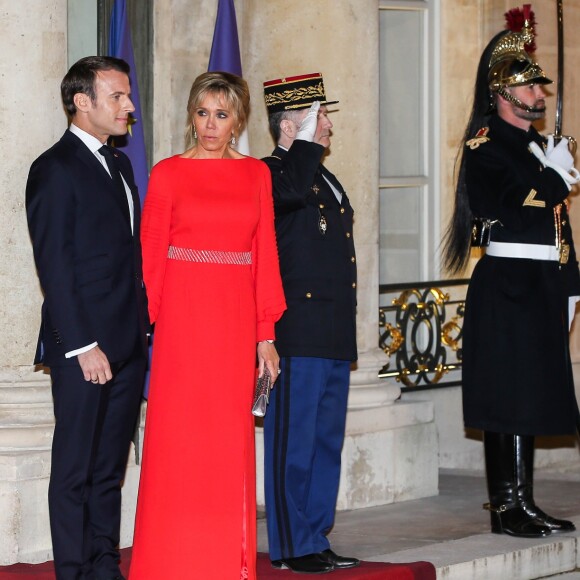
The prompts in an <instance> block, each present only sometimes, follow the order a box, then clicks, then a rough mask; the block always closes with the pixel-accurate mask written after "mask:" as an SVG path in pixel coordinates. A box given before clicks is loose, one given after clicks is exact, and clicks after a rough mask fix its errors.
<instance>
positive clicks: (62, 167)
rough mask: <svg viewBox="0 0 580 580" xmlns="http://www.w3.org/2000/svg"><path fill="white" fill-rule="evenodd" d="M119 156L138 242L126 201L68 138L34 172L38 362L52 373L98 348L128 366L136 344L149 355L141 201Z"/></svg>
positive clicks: (31, 219)
mask: <svg viewBox="0 0 580 580" xmlns="http://www.w3.org/2000/svg"><path fill="white" fill-rule="evenodd" d="M115 152H116V154H117V162H118V165H119V169H120V171H121V173H122V175H123V177H124V179H125V181H126V182H127V184H128V185H129V187H130V188H131V192H132V195H133V205H134V218H133V231H134V232H135V235H133V234H132V233H131V224H130V221H129V216H128V206H127V200H126V198H125V199H122V198H121V196H120V195H119V193H118V192H117V190H116V189H115V187H114V184H113V181H112V179H111V177H110V176H109V174H108V173H107V170H106V169H105V168H104V167H103V165H102V164H101V163H100V162H99V161H98V159H96V157H95V156H94V154H93V153H92V152H91V151H90V150H89V148H88V147H87V146H86V145H85V144H84V143H83V142H82V141H81V140H80V139H79V138H78V137H77V136H76V135H74V134H73V133H71V132H70V131H66V132H65V134H64V135H63V137H62V138H61V139H60V141H58V142H57V143H56V144H55V145H53V146H52V147H51V148H50V149H49V150H48V151H46V152H45V153H43V154H42V155H41V156H40V157H39V158H38V159H37V160H36V161H35V162H34V163H33V164H32V166H31V168H30V174H29V177H28V182H27V185H26V208H27V214H28V225H29V229H30V235H31V239H32V246H33V250H34V258H35V261H36V266H37V270H38V276H39V279H40V284H41V286H42V289H43V291H44V297H45V300H44V304H43V306H42V321H41V328H40V335H39V349H38V351H37V355H36V360H35V362H43V363H44V364H45V365H46V366H49V367H50V366H54V365H78V360H77V357H72V358H68V359H67V358H65V356H64V355H65V353H67V352H70V351H73V350H76V349H79V348H82V347H84V346H88V345H89V344H92V343H93V342H98V344H99V347H100V348H101V350H102V351H103V352H104V353H105V354H106V356H107V358H108V359H109V361H110V362H118V361H124V360H126V359H128V358H129V357H130V356H132V355H133V353H134V352H135V346H136V343H140V344H141V347H142V351H143V354H144V355H145V354H146V352H147V338H146V330H147V329H148V314H147V302H146V297H145V290H144V286H143V282H142V271H141V245H140V241H139V226H140V205H139V196H138V194H137V187H136V185H135V180H134V178H133V170H132V168H131V163H130V162H129V160H128V158H127V157H126V156H125V154H124V153H122V152H120V151H118V150H116V151H115Z"/></svg>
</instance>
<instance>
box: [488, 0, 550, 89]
mask: <svg viewBox="0 0 580 580" xmlns="http://www.w3.org/2000/svg"><path fill="white" fill-rule="evenodd" d="M517 12H518V10H511V11H510V13H509V16H510V17H512V20H510V18H508V22H509V23H510V24H511V23H512V21H513V15H514V13H517ZM522 12H523V27H522V28H521V30H520V31H517V32H516V31H513V30H510V31H509V32H507V33H506V34H505V35H504V36H502V37H501V38H500V39H499V40H498V42H497V44H496V46H495V47H494V49H493V52H492V54H491V58H490V61H489V73H488V75H487V79H488V83H489V88H490V90H492V91H495V92H497V91H500V90H501V89H503V88H505V87H517V86H521V85H528V84H530V83H538V84H544V85H545V84H549V83H551V82H552V81H551V80H550V79H549V78H548V77H546V74H545V73H544V71H543V70H542V68H541V67H540V66H539V65H538V63H537V62H535V61H534V60H533V59H532V57H531V56H530V54H529V52H528V50H526V47H527V46H533V43H534V29H533V27H532V25H531V15H532V14H533V13H532V12H531V10H530V5H529V4H524V8H523V11H522ZM506 17H508V14H506ZM516 20H517V19H516Z"/></svg>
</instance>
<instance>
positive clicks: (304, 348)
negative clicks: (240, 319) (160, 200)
mask: <svg viewBox="0 0 580 580" xmlns="http://www.w3.org/2000/svg"><path fill="white" fill-rule="evenodd" d="M264 90H265V96H266V105H267V108H268V114H269V123H270V129H271V131H272V134H273V136H274V139H275V140H276V142H277V144H278V145H277V147H276V148H275V149H274V152H273V153H272V155H271V156H270V157H267V158H265V159H264V161H265V162H266V163H267V164H268V166H269V167H270V170H271V172H272V182H273V196H274V209H275V215H276V236H277V240H278V251H279V257H280V271H281V274H282V282H283V285H284V292H285V295H286V302H287V305H288V309H287V311H286V312H285V313H284V314H283V316H282V318H281V319H280V321H279V322H278V323H277V324H276V337H277V339H276V348H277V350H278V353H279V354H280V357H281V361H280V369H281V374H280V380H279V381H278V383H277V385H276V388H275V389H274V390H273V391H272V396H271V400H270V408H269V409H268V412H267V413H266V418H265V422H264V441H265V443H264V447H265V489H266V511H267V523H268V542H269V551H270V558H271V560H272V565H273V566H274V567H276V568H287V569H290V570H292V571H294V572H298V573H304V574H321V573H325V572H330V571H332V570H334V569H340V568H350V567H353V566H356V565H357V564H358V563H359V561H358V560H357V559H356V558H346V557H343V556H338V555H337V554H335V553H334V552H333V551H332V550H331V549H330V544H329V542H328V539H327V537H326V536H327V534H328V533H329V532H330V529H331V528H332V526H333V523H334V514H335V509H336V499H337V495H338V484H339V479H340V455H341V450H342V445H343V441H344V430H345V421H346V409H347V398H348V386H349V380H350V364H351V362H352V361H354V360H356V357H357V351H356V330H355V317H356V263H355V252H354V243H353V237H352V225H353V210H352V207H351V205H350V203H349V201H348V197H347V195H346V193H345V191H344V188H343V187H342V185H341V184H340V183H339V182H338V180H337V179H336V177H335V176H334V175H332V173H330V172H329V171H328V170H327V169H325V168H324V166H323V165H322V164H321V162H322V158H323V157H324V155H325V153H326V152H327V150H328V147H329V146H330V135H331V132H330V130H331V128H332V123H331V121H330V119H329V118H328V116H327V113H328V111H327V108H326V105H328V104H332V103H329V102H327V101H326V95H325V92H324V85H323V80H322V77H321V75H319V74H311V75H303V76H299V77H291V78H285V79H280V80H276V81H269V82H267V83H264ZM334 102H336V101H334Z"/></svg>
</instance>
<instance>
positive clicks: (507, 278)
mask: <svg viewBox="0 0 580 580" xmlns="http://www.w3.org/2000/svg"><path fill="white" fill-rule="evenodd" d="M480 133H481V132H480ZM486 139H487V140H486ZM532 140H533V141H535V142H537V143H538V144H540V145H544V144H545V139H544V138H543V137H542V136H540V135H539V133H538V132H537V131H536V130H535V129H534V128H533V127H532V128H531V129H530V130H529V131H524V130H522V129H518V128H516V127H514V126H512V125H511V124H509V123H506V122H505V121H503V120H502V119H501V118H499V117H497V116H494V117H492V118H491V120H490V123H489V132H488V133H487V135H486V136H485V137H484V139H480V140H479V142H477V141H476V142H474V141H468V142H467V144H466V147H467V149H466V151H465V154H466V175H465V179H466V184H467V192H468V196H469V203H470V206H471V209H472V211H473V214H474V215H475V216H477V217H482V218H490V219H494V220H499V222H500V223H496V224H495V225H494V226H493V227H492V233H491V240H492V241H497V242H508V243H522V244H542V245H551V246H554V245H555V240H556V230H557V227H558V226H557V224H558V221H557V220H556V217H555V211H554V208H555V207H556V209H557V211H560V214H561V215H560V226H559V227H560V230H561V238H562V241H563V242H564V243H566V244H569V245H570V256H569V260H568V262H567V263H566V264H562V265H560V264H559V263H558V262H555V261H543V260H532V259H521V258H503V257H493V256H484V257H483V258H482V259H481V260H480V261H479V262H478V264H477V266H476V267H475V271H474V273H473V276H472V278H471V282H470V284H469V290H468V294H467V302H466V309H465V321H464V336H463V410H464V419H465V425H466V426H467V427H474V428H478V429H483V430H486V431H493V432H500V433H510V434H518V435H542V434H545V435H550V434H566V433H573V432H574V430H575V417H576V408H577V407H576V401H575V396H574V385H573V381H572V369H571V364H570V356H569V344H568V314H567V307H568V296H575V295H580V276H579V273H578V264H577V261H576V254H575V251H574V245H573V242H572V231H571V228H570V223H569V218H568V214H567V209H566V204H564V203H562V202H563V201H564V200H565V199H566V197H567V196H568V189H567V187H566V185H565V184H564V181H563V180H562V178H561V177H560V176H559V175H558V174H557V173H556V172H555V171H554V170H552V169H549V168H546V169H544V168H543V167H542V165H541V164H540V162H539V161H538V159H536V157H535V156H534V155H533V154H532V153H531V151H530V150H529V148H528V144H529V143H530V141H532Z"/></svg>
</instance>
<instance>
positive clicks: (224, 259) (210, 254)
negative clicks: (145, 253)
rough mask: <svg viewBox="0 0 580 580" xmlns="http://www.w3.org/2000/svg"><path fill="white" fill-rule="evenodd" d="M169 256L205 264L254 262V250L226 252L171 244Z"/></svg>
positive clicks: (243, 263) (247, 264)
mask: <svg viewBox="0 0 580 580" xmlns="http://www.w3.org/2000/svg"><path fill="white" fill-rule="evenodd" d="M167 257H168V258H169V259H171V260H183V261H185V262H201V263H205V264H234V265H239V266H249V265H251V264H252V252H225V251H223V250H193V249H191V248H178V247H177V246H169V251H168V252H167Z"/></svg>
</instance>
